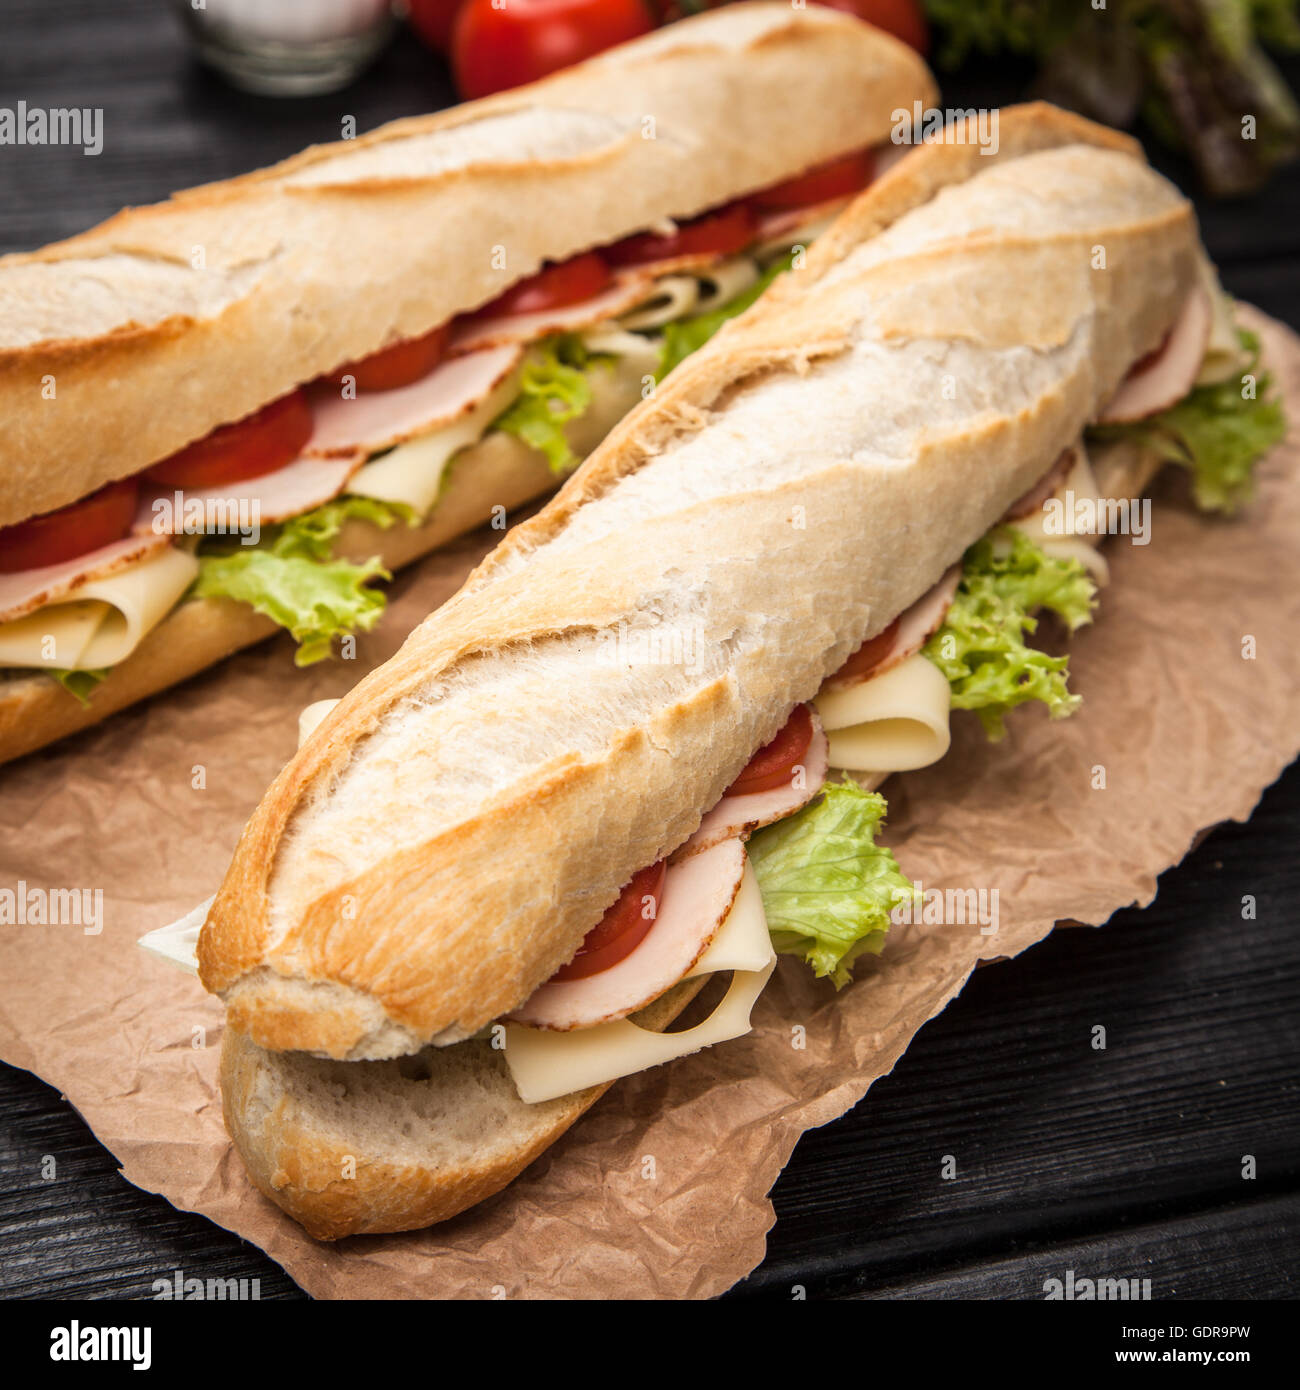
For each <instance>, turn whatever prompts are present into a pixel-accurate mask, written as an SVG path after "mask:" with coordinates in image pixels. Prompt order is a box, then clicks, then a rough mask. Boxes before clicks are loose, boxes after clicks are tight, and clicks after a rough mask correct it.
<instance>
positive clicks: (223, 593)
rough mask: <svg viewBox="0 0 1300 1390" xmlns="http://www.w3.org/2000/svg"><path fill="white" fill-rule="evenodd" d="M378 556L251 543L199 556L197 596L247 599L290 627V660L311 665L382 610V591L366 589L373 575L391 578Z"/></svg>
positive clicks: (371, 623) (364, 629)
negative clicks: (359, 557) (319, 554)
mask: <svg viewBox="0 0 1300 1390" xmlns="http://www.w3.org/2000/svg"><path fill="white" fill-rule="evenodd" d="M391 578H392V576H391V575H390V574H389V572H388V571H387V570H386V569H385V568H384V567H383V565H382V564H380V562H379V560H378V558H373V559H370V560H367V561H366V562H365V563H364V564H361V565H354V564H352V563H351V562H350V561H348V560H312V559H309V558H308V557H307V556H305V555H301V554H280V553H278V552H277V551H276V549H275V548H274V547H271V548H270V549H263V548H262V547H261V546H253V547H250V548H249V549H247V550H241V551H235V552H233V553H230V554H225V555H200V556H199V577H198V578H197V579H196V580H195V581H194V586H193V588H192V589H191V590H190V592H191V593H192V594H193V595H194V597H196V598H229V599H234V600H235V601H236V602H238V603H247V604H249V605H250V606H251V607H253V608H255V609H256V610H257V611H258V612H259V613H264V614H265V615H266V616H267V617H268V618H273V619H274V620H275V621H276V622H277V623H279V624H280V626H281V627H284V628H288V630H289V631H290V632H291V633H292V634H293V636H294V640H295V641H296V642H297V643H298V650H297V652H296V653H295V654H294V662H295V663H296V664H297V665H299V666H310V665H311V664H312V663H313V662H316V661H323V660H324V659H325V658H326V657H327V656H329V654H330V644H331V642H332V641H333V639H334V638H335V637H341V636H344V635H345V634H347V633H350V632H357V631H360V632H368V631H369V630H370V629H371V628H372V627H374V625H375V624H376V623H377V622H378V621H379V615H380V614H381V613H382V612H383V611H384V602H385V600H384V595H383V593H382V592H381V591H380V590H378V589H371V588H367V587H366V586H367V581H368V580H371V579H391Z"/></svg>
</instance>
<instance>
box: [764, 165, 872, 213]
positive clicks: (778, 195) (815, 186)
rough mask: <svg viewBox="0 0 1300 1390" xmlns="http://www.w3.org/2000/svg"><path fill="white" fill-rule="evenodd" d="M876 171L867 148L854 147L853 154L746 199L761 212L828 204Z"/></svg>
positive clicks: (861, 185)
mask: <svg viewBox="0 0 1300 1390" xmlns="http://www.w3.org/2000/svg"><path fill="white" fill-rule="evenodd" d="M875 172H876V161H875V159H874V158H873V156H872V153H871V151H870V150H855V151H854V152H853V153H852V154H846V155H843V156H842V157H841V158H839V159H832V160H831V161H830V162H829V163H828V164H819V165H818V166H817V167H816V168H815V169H809V170H808V172H807V173H806V174H800V175H799V176H798V178H793V179H786V181H785V182H784V183H778V184H774V185H773V186H772V187H771V188H760V189H759V191H758V192H757V193H753V194H751V195H750V199H749V201H750V202H751V203H752V204H753V206H754V207H756V208H758V209H759V210H760V211H762V212H785V211H788V210H789V209H790V208H806V207H812V206H814V205H815V204H817V203H829V202H830V201H831V199H832V198H847V197H848V196H849V195H850V194H852V193H857V192H859V191H861V190H862V189H864V188H865V187H866V186H867V185H868V184H869V183H870V182H871V179H872V176H873V175H874V174H875Z"/></svg>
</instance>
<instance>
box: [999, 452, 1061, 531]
mask: <svg viewBox="0 0 1300 1390" xmlns="http://www.w3.org/2000/svg"><path fill="white" fill-rule="evenodd" d="M1078 458H1079V455H1078V451H1077V450H1076V449H1075V448H1074V447H1073V446H1071V447H1070V448H1068V449H1064V450H1062V452H1061V456H1060V457H1059V458H1058V459H1057V460H1056V462H1055V463H1054V464H1053V465H1052V466H1051V467H1050V468H1049V469H1048V470H1047V472H1046V473H1045V474H1044V475H1043V476H1042V478H1040V479H1039V481H1038V482H1036V483H1035V484H1034V486H1033V487H1031V488H1030V489H1029V491H1028V492H1027V493H1025V495H1024V496H1023V497H1019V498H1017V499H1016V500H1015V501H1014V502H1013V503H1012V504H1011V505H1010V506H1009V507H1008V508H1007V514H1006V516H1005V517H1004V518H1003V520H1004V521H1019V520H1020V518H1021V517H1023V516H1032V515H1033V514H1034V513H1035V512H1036V511H1040V510H1041V509H1042V505H1043V503H1044V502H1046V501H1047V499H1048V498H1049V497H1055V496H1056V493H1057V489H1058V488H1059V487H1060V486H1061V484H1062V483H1063V482H1064V481H1065V480H1066V478H1068V477H1069V476H1070V470H1071V469H1072V468H1073V467H1074V465H1075V464H1076V463H1077V462H1078Z"/></svg>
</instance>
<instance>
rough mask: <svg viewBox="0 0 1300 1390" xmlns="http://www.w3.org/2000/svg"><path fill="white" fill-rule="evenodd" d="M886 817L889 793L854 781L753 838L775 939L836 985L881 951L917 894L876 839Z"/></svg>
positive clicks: (830, 787) (833, 786) (753, 858)
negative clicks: (896, 912)
mask: <svg viewBox="0 0 1300 1390" xmlns="http://www.w3.org/2000/svg"><path fill="white" fill-rule="evenodd" d="M884 816H885V799H884V797H883V796H880V795H879V794H878V793H876V792H868V791H863V789H862V788H861V787H859V786H858V785H857V784H856V783H854V782H850V781H848V780H847V779H846V780H845V781H844V782H830V783H827V785H826V787H825V789H824V790H823V791H822V794H821V796H820V797H818V798H817V800H815V801H813V802H811V803H809V805H807V806H805V807H804V808H803V810H801V811H797V812H796V813H795V814H794V815H793V816H789V817H787V818H786V819H785V820H783V821H778V822H777V823H776V824H775V825H770V826H768V827H767V828H766V829H765V830H760V831H758V833H757V834H756V835H754V836H753V838H752V839H751V840H750V841H749V847H748V848H749V858H750V862H751V863H752V864H753V866H754V873H755V874H756V875H757V877H758V886H759V889H760V891H761V892H762V895H763V909H764V911H765V912H766V914H767V924H768V928H769V930H770V931H771V933H772V944H773V945H774V946H775V947H776V949H777V950H778V951H782V952H784V953H785V954H787V955H793V956H800V957H802V958H803V959H804V960H806V961H807V962H808V964H809V965H810V966H812V968H813V972H814V974H816V975H818V976H822V975H829V976H830V977H831V979H832V980H833V981H834V982H835V987H836V989H839V988H841V987H842V986H844V985H846V984H848V982H849V980H850V979H851V978H852V976H851V974H850V967H851V966H852V965H853V962H854V961H855V960H856V959H857V958H858V957H859V956H860V955H862V954H863V953H864V952H871V953H872V954H875V953H877V952H879V951H880V949H881V947H882V946H883V945H884V944H885V933H886V932H887V931H888V930H889V920H890V919H889V914H890V912H891V911H892V909H893V908H894V907H896V906H897V905H898V904H899V903H900V902H902V901H904V900H906V899H909V898H911V897H912V895H913V889H912V885H911V883H909V882H908V880H907V879H906V878H905V877H904V876H903V873H902V871H901V870H900V869H899V867H898V861H897V860H896V859H895V858H894V856H893V853H892V852H891V851H890V850H888V849H885V848H884V846H882V845H878V844H876V831H877V830H879V829H880V826H881V823H882V822H883V820H884Z"/></svg>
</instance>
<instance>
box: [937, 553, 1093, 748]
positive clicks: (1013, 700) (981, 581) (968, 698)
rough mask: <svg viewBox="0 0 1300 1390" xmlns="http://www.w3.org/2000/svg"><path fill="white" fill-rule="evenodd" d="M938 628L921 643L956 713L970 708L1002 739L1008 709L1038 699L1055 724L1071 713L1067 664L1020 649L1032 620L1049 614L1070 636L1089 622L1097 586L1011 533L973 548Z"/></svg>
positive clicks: (1077, 567)
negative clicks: (944, 680) (944, 681)
mask: <svg viewBox="0 0 1300 1390" xmlns="http://www.w3.org/2000/svg"><path fill="white" fill-rule="evenodd" d="M962 564H963V569H962V577H961V583H960V585H959V586H958V589H957V596H956V597H955V598H954V599H953V602H952V607H951V608H949V610H948V616H947V617H946V618H945V619H944V623H943V626H942V627H941V628H940V629H939V630H938V632H936V633H935V634H934V636H933V637H931V638H930V640H929V641H928V642H927V643H926V644H925V648H924V652H925V655H926V656H927V657H929V659H930V660H931V661H933V662H934V664H935V665H936V666H937V667H938V668H939V670H940V671H942V672H943V674H944V675H945V676H946V677H947V678H948V682H949V684H950V685H951V686H952V705H953V708H954V709H973V710H975V711H976V712H977V713H978V714H979V717H980V722H981V723H982V724H983V725H984V730H985V732H986V733H987V734H988V736H989V738H991V739H994V740H997V739H1000V738H1002V737H1003V735H1004V734H1005V733H1006V726H1005V723H1004V720H1005V716H1006V713H1007V711H1008V710H1011V709H1014V708H1015V707H1016V706H1017V705H1023V704H1024V703H1025V702H1026V701H1027V700H1041V701H1042V702H1043V704H1045V705H1046V706H1047V709H1048V712H1049V713H1050V714H1051V716H1052V718H1053V719H1062V718H1064V717H1065V716H1066V715H1068V714H1073V713H1074V711H1075V710H1076V709H1077V708H1078V707H1079V704H1080V702H1081V701H1080V697H1079V696H1078V695H1071V694H1070V692H1069V690H1068V689H1067V688H1066V678H1067V675H1068V670H1069V666H1068V663H1069V658H1068V657H1064V656H1060V657H1052V656H1048V655H1047V654H1046V653H1045V652H1040V651H1036V650H1035V649H1034V648H1033V647H1029V646H1026V645H1025V640H1024V639H1025V635H1026V633H1031V632H1033V631H1034V630H1035V629H1036V628H1037V626H1038V622H1037V619H1036V618H1035V617H1034V614H1035V613H1036V612H1037V611H1038V610H1039V609H1042V608H1046V609H1050V610H1051V611H1052V612H1053V613H1056V614H1057V615H1058V616H1059V617H1060V618H1062V619H1063V620H1064V621H1065V623H1066V625H1067V626H1068V627H1069V629H1070V631H1071V632H1073V631H1074V630H1075V629H1076V628H1078V627H1081V626H1082V625H1083V624H1084V623H1087V622H1090V621H1091V619H1092V610H1093V607H1094V605H1095V603H1096V592H1097V591H1096V587H1095V585H1094V584H1093V582H1092V580H1091V579H1089V578H1088V575H1087V572H1086V571H1085V570H1084V568H1083V566H1082V565H1081V564H1080V563H1079V562H1078V561H1077V560H1059V559H1055V558H1053V557H1051V556H1048V555H1046V554H1044V552H1043V551H1042V550H1040V549H1039V547H1038V546H1036V545H1035V544H1034V543H1033V542H1032V541H1031V540H1030V539H1029V538H1028V537H1027V536H1025V535H1024V534H1023V533H1022V532H1020V531H1017V530H1015V529H1014V527H1009V526H1001V527H997V528H996V529H995V530H993V531H990V532H989V534H988V535H987V536H985V537H983V538H982V539H981V540H978V541H976V542H975V544H974V545H973V546H971V548H970V549H969V550H968V551H967V552H966V555H965V558H964V560H963V562H962Z"/></svg>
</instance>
